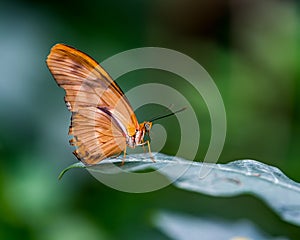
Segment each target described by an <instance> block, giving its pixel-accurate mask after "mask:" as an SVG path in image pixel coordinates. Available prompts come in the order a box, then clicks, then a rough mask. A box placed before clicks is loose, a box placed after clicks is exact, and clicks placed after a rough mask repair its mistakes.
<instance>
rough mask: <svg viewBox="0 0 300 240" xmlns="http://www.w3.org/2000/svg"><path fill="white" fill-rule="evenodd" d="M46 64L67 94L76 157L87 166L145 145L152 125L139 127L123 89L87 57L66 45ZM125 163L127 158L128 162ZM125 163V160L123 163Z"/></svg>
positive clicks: (56, 49)
mask: <svg viewBox="0 0 300 240" xmlns="http://www.w3.org/2000/svg"><path fill="white" fill-rule="evenodd" d="M46 63H47V65H48V68H49V70H50V72H51V73H52V75H53V77H54V79H55V81H56V82H57V84H58V86H60V87H62V88H63V89H64V90H65V92H66V95H65V102H66V105H67V107H68V109H69V110H70V111H71V113H72V117H71V125H70V127H69V135H73V138H72V139H71V140H70V144H71V145H73V146H75V147H76V150H75V151H74V152H73V153H74V155H75V156H76V157H77V158H78V160H80V161H81V162H83V163H84V164H87V165H94V164H97V163H99V162H100V161H102V160H103V159H105V158H107V157H110V156H113V155H118V154H120V153H121V152H124V157H125V156H126V148H127V146H129V147H131V148H135V147H136V146H142V145H145V144H147V145H148V149H149V153H150V154H151V150H150V142H149V141H148V140H147V141H144V136H145V134H147V133H148V134H149V132H150V129H151V127H152V122H147V121H145V122H143V123H141V124H139V123H138V121H137V118H136V115H135V114H134V111H133V110H132V107H131V106H130V103H129V101H128V99H127V98H126V96H125V95H124V93H123V92H122V90H121V88H120V87H119V86H118V85H117V83H116V82H115V81H113V79H112V78H111V77H110V76H109V74H108V73H107V72H106V71H105V70H104V69H103V68H102V67H101V66H100V65H99V64H98V63H97V62H96V61H95V60H94V59H92V58H91V57H89V56H88V55H87V54H85V53H83V52H81V51H79V50H77V49H75V48H73V47H70V46H67V45H64V44H56V45H55V46H53V47H52V49H51V51H50V54H49V55H48V57H47V60H46ZM124 159H125V158H124ZM123 161H124V160H123Z"/></svg>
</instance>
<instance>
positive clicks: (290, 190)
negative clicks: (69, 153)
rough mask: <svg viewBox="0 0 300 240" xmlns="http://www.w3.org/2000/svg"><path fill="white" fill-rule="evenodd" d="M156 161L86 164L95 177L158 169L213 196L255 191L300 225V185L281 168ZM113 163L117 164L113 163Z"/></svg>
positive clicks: (138, 157) (136, 158)
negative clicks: (122, 163) (90, 165)
mask: <svg viewBox="0 0 300 240" xmlns="http://www.w3.org/2000/svg"><path fill="white" fill-rule="evenodd" d="M153 154H154V158H155V161H156V162H155V163H153V162H152V160H151V159H150V158H149V157H146V158H145V156H148V155H147V154H132V155H127V156H126V162H125V164H124V165H123V166H121V162H122V157H119V158H111V159H107V160H104V161H103V162H101V163H100V164H98V165H96V166H92V167H86V168H87V170H89V171H90V172H91V173H92V175H93V176H95V177H96V178H98V177H99V178H101V177H102V176H103V175H111V174H115V175H114V177H115V178H116V181H118V179H117V176H119V175H120V174H119V173H123V172H136V171H146V170H150V169H154V170H157V171H158V172H159V173H160V174H162V175H163V176H165V177H166V178H167V179H168V180H169V181H170V182H172V183H173V184H174V185H175V186H177V187H179V188H182V189H185V190H188V191H194V192H199V193H203V194H207V195H211V196H218V197H220V196H222V197H223V196H236V195H240V194H243V193H250V194H253V195H255V196H257V197H259V198H261V199H262V200H264V201H265V202H266V203H267V204H268V205H269V206H270V207H271V208H272V209H273V210H274V211H275V212H276V213H277V214H278V215H279V216H280V217H281V218H282V219H284V220H285V221H287V222H290V223H293V224H296V225H300V184H299V183H296V182H294V181H292V180H291V179H289V178H288V177H286V176H285V175H284V174H283V173H282V172H281V171H280V170H279V169H278V168H276V167H272V166H269V165H266V164H264V163H261V162H258V161H255V160H238V161H233V162H230V163H228V164H211V163H200V162H192V161H188V160H184V159H182V158H178V157H173V156H168V155H164V154H161V153H153ZM112 163H113V164H112Z"/></svg>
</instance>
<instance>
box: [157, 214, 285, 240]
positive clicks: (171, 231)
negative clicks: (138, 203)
mask: <svg viewBox="0 0 300 240" xmlns="http://www.w3.org/2000/svg"><path fill="white" fill-rule="evenodd" d="M154 224H155V225H156V226H157V227H158V228H159V229H160V230H161V231H162V232H164V233H165V234H166V235H167V236H168V237H170V238H171V239H175V240H198V239H202V240H214V239H232V240H250V239H256V240H259V239H269V240H271V239H273V240H275V239H276V240H284V239H287V238H284V237H279V238H278V237H276V238H273V237H271V236H268V235H267V234H266V233H263V232H262V231H261V230H260V229H258V227H257V226H255V225H253V224H252V223H251V222H249V221H247V220H239V221H234V222H230V221H224V220H221V219H213V218H210V219H207V218H196V217H192V216H188V215H182V214H174V213H169V212H164V211H162V212H159V213H158V214H156V215H155V218H154ZM200 236H201V237H200Z"/></svg>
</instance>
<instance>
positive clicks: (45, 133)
mask: <svg viewBox="0 0 300 240" xmlns="http://www.w3.org/2000/svg"><path fill="white" fill-rule="evenodd" d="M299 40H300V10H299V4H298V3H297V2H296V1H275V0H274V1H271V0H267V1H259V0H254V1H253V0H251V1H250V0H244V1H238V0H232V1H218V0H214V1H198V0H186V1H182V0H166V1H159V0H154V1H138V0H126V1H96V0H94V1H92V0H86V1H73V2H67V1H66V2H62V1H57V0H53V1H50V2H47V1H46V2H41V1H25V0H24V1H22V0H20V1H17V0H12V1H3V0H2V1H1V3H0V53H1V54H0V63H1V64H0V73H1V77H0V120H1V124H0V158H1V167H0V239H45V240H54V239H64V240H69V239H72V240H74V239H83V238H86V239H141V237H143V239H168V238H167V236H165V235H164V234H163V233H162V232H161V231H159V230H158V229H157V228H156V227H155V226H154V223H153V220H152V219H153V215H155V213H156V212H157V211H159V210H169V211H171V212H172V211H174V212H178V213H185V214H190V215H193V216H199V217H207V218H210V217H213V218H218V219H223V220H224V221H235V220H239V219H248V220H249V221H252V222H253V223H254V224H255V225H256V226H258V227H259V228H260V229H261V230H262V231H264V232H266V233H268V234H270V235H271V236H287V237H289V238H290V239H300V230H299V228H298V227H296V226H293V225H291V224H288V223H285V222H284V221H282V220H281V219H280V218H279V217H278V216H277V215H276V214H275V213H273V212H272V211H271V210H270V209H269V208H268V207H267V206H266V205H265V204H264V203H263V202H262V201H260V200H258V199H256V198H255V197H253V196H250V195H249V196H248V195H244V196H240V197H234V198H213V197H208V196H205V195H200V194H196V193H191V192H185V191H183V190H179V189H176V188H175V187H173V186H169V187H167V188H165V189H161V190H159V191H156V192H151V193H144V194H129V193H123V192H118V191H116V190H113V189H110V188H108V187H106V186H105V185H103V184H101V183H99V182H98V181H96V180H95V179H94V178H93V177H92V176H90V175H89V174H88V172H86V171H84V170H74V171H71V172H69V173H68V174H67V175H66V176H65V177H64V179H63V180H62V181H60V182H59V181H58V180H57V176H58V174H59V172H60V171H61V170H62V168H64V167H65V166H67V165H69V164H71V163H73V162H75V161H77V160H76V159H75V157H74V156H73V155H72V151H73V149H72V147H70V146H69V145H68V139H69V137H68V136H67V132H68V126H69V121H70V113H69V112H68V111H67V108H66V107H65V104H64V101H63V95H64V92H63V90H62V89H60V88H58V87H57V85H56V83H55V81H54V80H53V79H52V76H51V75H50V73H49V71H48V69H47V67H46V64H45V59H46V56H47V55H48V53H49V50H50V48H51V47H52V46H53V45H54V44H55V43H59V42H62V43H67V44H69V45H71V46H74V47H76V48H78V49H80V50H82V51H84V52H86V53H88V54H89V55H91V56H93V57H94V58H95V59H97V60H98V61H100V62H101V61H103V60H104V59H106V58H108V57H109V56H112V55H114V54H116V53H119V52H121V51H125V50H128V49H131V48H137V47H146V46H156V47H165V48H170V49H174V50H176V51H179V52H182V53H184V54H187V55H188V56H190V57H191V58H193V59H195V60H196V61H197V62H199V63H200V64H201V65H202V66H203V67H204V68H205V69H206V70H207V71H208V72H209V74H210V75H211V76H212V78H213V79H214V80H215V83H216V84H217V86H218V88H219V90H220V92H221V95H222V97H223V100H224V104H225V107H226V112H227V121H228V131H227V139H226V144H225V147H224V150H223V153H222V155H221V157H220V160H219V163H221V162H222V163H226V162H230V161H233V160H236V159H244V158H250V159H256V160H259V161H261V162H264V163H267V164H270V165H273V166H277V167H279V168H280V169H281V170H282V171H283V172H284V173H285V174H286V175H287V176H288V177H290V178H291V179H293V180H295V181H298V182H299V181H300V171H299V169H300V161H299V159H298V156H299V153H300V150H299V149H300V138H299V134H300V128H299V127H300V125H299V124H300V121H299V118H300V115H299V114H300V109H299V106H300V97H299V93H300V71H299V69H300V68H299V64H300V55H299V53H300V49H299V43H300V41H299ZM173 79H175V80H174V82H173ZM200 80H201V79H199V81H200ZM117 81H118V83H119V85H120V86H121V87H122V88H123V89H124V91H126V90H128V89H130V88H132V87H134V86H137V85H139V84H141V83H143V82H145V81H146V82H147V81H149V82H153V81H154V82H162V83H166V84H170V85H171V86H174V87H175V88H180V89H181V91H182V93H184V94H185V95H186V96H187V97H188V98H189V100H190V102H191V103H192V105H193V106H194V107H195V109H196V111H197V114H198V118H199V121H200V126H201V144H200V148H199V152H198V155H197V158H196V160H198V161H201V160H202V159H203V156H204V155H205V152H206V150H207V147H208V144H209V139H210V137H209V134H210V122H209V116H208V112H207V109H206V108H205V105H204V103H203V100H202V99H199V96H197V95H195V94H194V92H195V90H194V89H193V88H192V87H191V86H188V85H184V86H183V87H181V85H180V84H181V81H180V79H176V77H174V76H173V75H171V74H168V73H166V72H160V71H155V70H145V71H137V72H133V73H129V74H126V75H124V76H122V77H121V78H120V79H118V80H117ZM172 84H173V85H172ZM143 112H144V111H139V112H138V117H139V119H141V120H144V119H146V118H148V117H151V116H153V115H155V113H151V112H150V113H149V112H148V113H144V114H145V115H143ZM147 114H148V115H147ZM161 123H162V124H168V127H167V130H168V134H171V135H170V136H172V132H173V135H174V132H176V131H172V128H176V126H177V125H176V124H177V123H176V121H174V119H172V118H168V119H164V120H162V121H161ZM177 127H178V126H177ZM177 141H178V137H177V138H176V134H175V136H173V137H170V138H168V142H167V145H166V146H165V148H164V149H163V152H165V153H168V154H174V153H176V151H174V148H176V146H177V144H178V143H177ZM191 144H193V143H191ZM299 201H300V200H299ZM212 234H213V233H212Z"/></svg>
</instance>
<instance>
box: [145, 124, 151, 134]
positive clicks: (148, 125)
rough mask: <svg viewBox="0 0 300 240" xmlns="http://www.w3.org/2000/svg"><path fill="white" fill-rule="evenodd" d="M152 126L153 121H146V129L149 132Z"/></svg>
mask: <svg viewBox="0 0 300 240" xmlns="http://www.w3.org/2000/svg"><path fill="white" fill-rule="evenodd" d="M151 127H152V123H150V122H146V123H145V129H146V131H147V132H149V131H150V129H151Z"/></svg>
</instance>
